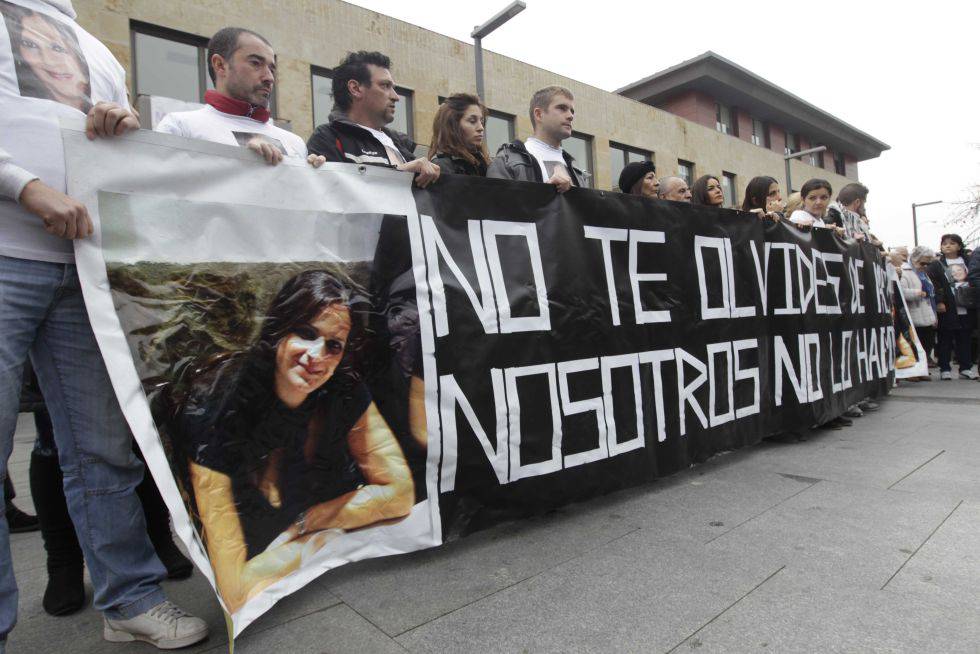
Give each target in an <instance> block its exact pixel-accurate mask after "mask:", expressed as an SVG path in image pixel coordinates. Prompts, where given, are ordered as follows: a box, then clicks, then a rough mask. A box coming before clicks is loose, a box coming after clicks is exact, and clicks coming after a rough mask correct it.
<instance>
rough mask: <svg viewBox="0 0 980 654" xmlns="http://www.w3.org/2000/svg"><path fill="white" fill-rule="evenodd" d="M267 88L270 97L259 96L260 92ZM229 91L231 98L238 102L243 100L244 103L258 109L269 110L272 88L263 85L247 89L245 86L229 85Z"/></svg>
mask: <svg viewBox="0 0 980 654" xmlns="http://www.w3.org/2000/svg"><path fill="white" fill-rule="evenodd" d="M265 88H268V91H269V95H267V96H261V95H259V94H258V92H259V91H260V90H262V89H265ZM228 91H229V93H230V95H231V97H233V98H235V99H236V100H241V101H243V102H247V103H249V104H252V105H255V106H257V107H263V108H265V109H268V108H269V103H270V102H271V101H272V88H271V87H265V86H262V85H261V84H260V85H258V86H250V87H246V86H244V85H242V86H231V85H229V86H228Z"/></svg>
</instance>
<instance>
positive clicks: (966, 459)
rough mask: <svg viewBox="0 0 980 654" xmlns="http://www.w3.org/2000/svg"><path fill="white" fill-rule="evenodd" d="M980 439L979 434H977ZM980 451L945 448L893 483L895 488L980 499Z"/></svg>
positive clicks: (957, 498)
mask: <svg viewBox="0 0 980 654" xmlns="http://www.w3.org/2000/svg"><path fill="white" fill-rule="evenodd" d="M975 438H978V439H980V435H977V436H975ZM978 471H980V451H978V452H951V451H946V452H944V453H943V455H942V456H938V457H936V458H935V459H933V460H932V461H930V462H929V463H928V464H926V465H924V466H922V467H921V468H919V469H918V470H916V471H915V472H913V473H912V474H911V475H909V476H908V477H906V478H905V479H902V480H901V481H900V482H898V483H897V484H895V485H894V486H892V489H893V490H897V491H902V492H906V493H916V494H923V495H929V496H933V497H945V498H949V499H956V500H961V499H964V500H974V501H980V473H978Z"/></svg>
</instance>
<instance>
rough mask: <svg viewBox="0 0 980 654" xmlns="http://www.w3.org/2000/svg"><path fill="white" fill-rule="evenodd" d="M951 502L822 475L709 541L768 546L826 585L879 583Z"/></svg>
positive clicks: (746, 547) (742, 548) (738, 547)
mask: <svg viewBox="0 0 980 654" xmlns="http://www.w3.org/2000/svg"><path fill="white" fill-rule="evenodd" d="M953 506H955V502H951V501H948V500H944V499H941V498H938V499H937V498H931V497H924V496H918V495H912V494H908V493H897V492H894V491H886V490H877V489H872V488H866V487H861V486H853V485H849V484H841V483H834V482H820V483H819V484H816V485H814V486H813V487H812V488H810V489H809V490H807V491H806V492H805V493H800V494H799V495H797V496H795V497H793V498H792V499H789V500H787V501H786V502H784V503H783V504H781V505H780V506H778V507H776V508H774V509H773V510H771V511H768V512H767V513H766V514H765V515H763V516H760V517H759V518H758V519H756V520H752V521H750V522H748V523H746V524H744V525H742V526H741V527H739V528H737V529H735V530H733V531H731V532H729V533H727V534H725V535H723V536H721V537H720V538H718V539H717V540H715V541H712V542H711V543H710V544H709V545H708V546H707V547H708V549H713V548H724V549H726V550H728V551H730V552H749V551H753V550H762V551H766V552H771V553H773V554H774V555H777V556H779V557H781V558H782V559H783V560H784V561H785V562H786V563H787V564H789V565H791V566H795V567H796V568H798V569H800V570H804V571H807V572H810V573H814V574H819V575H821V576H822V579H823V580H824V582H825V583H827V584H830V585H835V586H841V585H843V586H858V587H861V588H864V589H878V588H881V586H882V584H884V583H885V581H887V580H888V578H889V577H890V576H891V575H892V574H894V572H895V571H896V570H898V568H899V567H900V566H901V565H902V563H903V562H904V561H905V560H906V559H907V558H908V555H909V554H910V553H912V552H913V551H914V550H915V549H916V548H917V547H918V546H919V545H920V544H921V543H922V542H923V541H924V540H925V539H926V537H927V536H928V535H929V533H930V532H932V530H933V529H935V528H936V526H937V525H939V524H940V523H941V522H942V520H943V519H944V518H945V517H946V515H947V514H949V512H950V511H951V510H952V509H953Z"/></svg>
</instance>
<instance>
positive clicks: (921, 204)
mask: <svg viewBox="0 0 980 654" xmlns="http://www.w3.org/2000/svg"><path fill="white" fill-rule="evenodd" d="M942 203H943V201H942V200H933V201H932V202H919V203H918V204H916V203H915V202H913V203H912V240H913V241H914V242H915V245H916V247H918V245H919V221H918V220H916V217H915V208H916V207H928V206H929V205H930V204H942Z"/></svg>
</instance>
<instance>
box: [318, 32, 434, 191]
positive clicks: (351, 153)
mask: <svg viewBox="0 0 980 654" xmlns="http://www.w3.org/2000/svg"><path fill="white" fill-rule="evenodd" d="M332 90H333V98H334V108H333V112H332V113H331V114H330V122H329V123H327V124H325V125H320V126H319V127H317V128H316V130H315V131H314V132H313V136H311V137H310V140H309V141H308V142H307V144H306V147H307V149H308V150H309V151H310V153H311V154H318V155H322V156H323V157H325V158H326V160H327V161H340V162H345V163H356V164H370V165H376V166H391V167H393V168H397V169H398V170H405V171H408V172H411V173H415V174H416V178H415V183H416V184H418V185H419V186H420V187H422V188H425V187H426V186H428V185H429V184H431V183H432V182H434V181H436V180H437V179H439V167H438V166H436V165H435V164H433V163H432V162H431V161H429V160H428V159H426V158H425V157H420V158H418V159H416V158H415V155H414V154H413V152H414V150H415V143H413V142H412V140H411V139H409V138H408V137H407V136H406V135H405V134H401V133H399V132H395V131H392V130H389V129H388V128H387V127H386V125H388V124H389V123H391V121H393V120H394V119H395V103H396V102H398V100H399V98H398V93H397V92H396V91H395V81H394V79H392V77H391V60H390V59H389V58H388V57H387V56H385V55H383V54H381V53H380V52H365V51H363V50H362V51H360V52H349V53H347V56H346V57H344V59H343V60H342V61H341V62H340V65H339V66H338V67H337V68H336V69H335V70H334V72H333V80H332Z"/></svg>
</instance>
